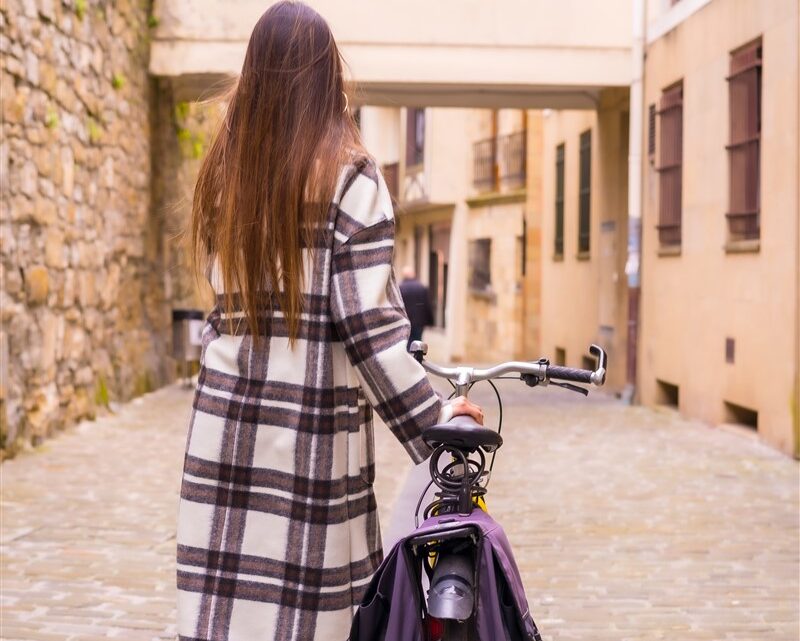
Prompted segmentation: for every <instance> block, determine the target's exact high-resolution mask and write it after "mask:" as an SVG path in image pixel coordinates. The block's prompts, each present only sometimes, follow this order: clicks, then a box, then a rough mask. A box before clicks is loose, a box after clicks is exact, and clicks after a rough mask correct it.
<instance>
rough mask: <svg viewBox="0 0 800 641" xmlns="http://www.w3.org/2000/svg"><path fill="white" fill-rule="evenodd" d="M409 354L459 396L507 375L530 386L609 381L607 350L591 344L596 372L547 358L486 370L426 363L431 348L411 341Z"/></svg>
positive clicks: (420, 342) (590, 349) (595, 383)
mask: <svg viewBox="0 0 800 641" xmlns="http://www.w3.org/2000/svg"><path fill="white" fill-rule="evenodd" d="M409 351H411V353H412V354H414V357H415V358H416V359H417V360H418V361H419V362H420V363H421V364H422V367H424V368H425V370H426V371H427V372H429V373H430V374H433V375H434V376H440V377H442V378H447V379H449V380H451V381H455V383H456V391H457V392H458V393H459V395H460V394H463V393H465V392H466V389H467V387H468V386H469V385H471V384H472V383H476V382H478V381H485V380H489V379H492V378H497V377H499V376H503V375H504V374H519V375H520V378H521V379H523V380H525V381H526V382H527V383H528V384H529V385H537V384H543V385H546V384H547V383H548V382H549V381H550V380H560V381H570V382H575V383H589V384H592V385H595V386H596V387H600V386H601V385H603V383H605V381H606V368H607V366H608V356H607V355H606V352H605V350H603V348H602V347H600V346H599V345H591V346H590V347H589V353H590V354H592V355H593V356H594V357H596V358H597V369H595V370H588V369H576V368H573V367H562V366H560V365H551V364H550V361H548V360H547V359H541V360H539V361H535V362H530V363H529V362H522V361H509V362H506V363H500V364H499V365H494V366H493V367H489V368H486V369H478V368H474V367H442V366H440V365H436V364H434V363H431V362H429V361H425V360H424V356H425V354H426V353H427V352H428V346H427V345H426V344H425V343H423V342H422V341H414V342H412V343H411V346H410V350H409ZM554 384H555V383H554Z"/></svg>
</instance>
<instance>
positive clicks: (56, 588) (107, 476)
mask: <svg viewBox="0 0 800 641" xmlns="http://www.w3.org/2000/svg"><path fill="white" fill-rule="evenodd" d="M501 383H502V384H501V387H500V389H501V392H502V393H503V395H504V401H505V407H504V410H505V421H506V422H505V425H504V427H503V437H504V439H505V445H504V447H503V448H502V449H501V450H500V451H499V453H498V455H497V459H496V463H495V467H494V471H493V476H492V481H491V484H490V488H489V496H488V501H489V506H490V510H491V512H492V514H493V515H494V516H495V518H497V520H498V521H499V522H500V523H502V524H503V526H504V527H505V529H506V532H507V533H508V536H509V539H510V540H511V543H512V545H513V546H514V551H515V554H516V559H517V562H518V564H519V566H520V570H521V572H522V576H523V581H524V583H525V586H526V590H527V593H528V598H529V601H530V603H531V607H532V611H533V614H534V616H535V618H536V620H537V622H538V624H539V626H540V627H541V628H542V631H543V636H544V639H545V640H546V641H572V640H575V641H578V640H580V641H586V640H587V639H592V641H657V640H660V639H666V638H674V639H681V641H689V640H691V641H703V640H708V641H723V640H724V641H798V639H799V637H798V621H799V617H798V602H797V598H796V596H797V594H798V587H799V586H798V563H799V562H800V560H799V557H800V551H799V550H798V546H799V545H800V543H798V541H800V531H799V530H798V480H799V476H798V465H797V463H796V462H795V461H792V460H790V459H787V458H785V457H784V456H782V455H781V454H778V453H776V452H774V451H772V450H770V449H768V448H766V447H765V446H763V445H760V444H759V443H758V442H755V441H753V440H751V439H745V438H741V437H739V436H736V435H734V434H731V433H728V432H725V431H721V430H715V429H711V428H708V427H706V426H704V425H700V424H698V423H695V422H688V421H684V420H682V419H681V418H680V417H679V416H677V415H675V414H671V413H663V412H653V411H649V410H646V409H644V408H637V407H633V408H631V407H626V406H624V405H622V404H619V403H618V402H616V401H614V400H611V399H608V398H605V397H602V396H596V397H593V398H590V399H586V400H584V399H583V398H580V397H572V396H568V395H567V393H566V392H563V391H561V390H549V389H547V390H528V389H527V388H524V387H520V386H519V385H514V384H513V383H511V382H506V381H503V382H501ZM192 393H193V392H192V391H191V390H185V389H183V388H181V387H177V386H176V387H169V388H165V389H163V390H159V391H158V392H155V393H153V394H150V395H147V396H146V397H143V398H141V399H139V400H138V401H137V402H134V403H131V404H128V405H125V406H121V407H120V408H118V411H117V413H116V414H114V415H110V416H105V417H101V418H100V419H99V420H97V421H95V422H90V423H83V424H81V425H79V426H77V427H75V428H73V429H70V430H68V431H66V432H64V433H62V434H60V435H59V436H57V437H55V438H53V439H51V440H50V441H48V443H47V448H43V449H42V450H41V451H34V452H30V453H23V454H21V455H20V456H18V457H17V458H15V459H12V460H9V461H6V462H5V463H3V467H2V474H3V487H2V522H3V526H2V527H3V529H2V549H0V569H1V570H2V573H3V591H2V604H3V607H2V611H1V612H0V613H1V614H2V617H3V628H2V633H1V634H0V637H2V638H3V639H6V640H8V641H99V640H100V639H105V640H108V639H119V640H123V639H124V640H125V641H145V640H146V641H153V639H171V640H174V638H175V588H174V571H175V558H174V555H175V547H174V546H175V535H174V532H175V519H176V516H177V501H178V490H179V487H180V472H181V465H182V462H183V448H184V445H185V439H186V428H187V422H188V418H189V412H190V405H191V399H192ZM473 398H474V399H475V400H477V401H479V402H481V403H482V404H483V405H484V406H485V408H486V411H487V424H492V423H493V421H495V420H496V416H497V413H496V411H495V410H493V409H492V408H493V405H492V402H493V394H492V393H491V391H490V390H489V393H488V394H487V393H485V392H483V391H481V390H480V389H479V388H476V389H475V391H474V393H473ZM375 442H376V467H377V477H376V482H375V490H376V494H377V495H378V503H379V511H380V516H381V520H382V523H383V524H384V530H385V529H386V525H387V524H389V523H390V521H391V520H392V519H393V518H394V516H393V515H392V510H393V507H394V506H402V505H404V504H405V503H407V502H409V501H408V497H401V496H400V493H401V492H402V491H404V490H403V488H404V487H405V486H404V479H405V477H406V475H407V474H408V472H409V471H410V470H411V469H412V466H411V464H410V462H409V460H408V458H407V456H406V454H405V451H404V450H403V449H402V447H401V446H400V445H399V444H398V443H397V442H396V441H394V440H393V439H392V437H391V435H390V434H389V432H388V430H386V429H385V427H383V426H382V425H380V424H378V425H376V439H375ZM411 498H412V500H411V501H410V502H411V503H412V504H413V503H415V502H416V501H415V500H413V497H411ZM401 499H402V500H401Z"/></svg>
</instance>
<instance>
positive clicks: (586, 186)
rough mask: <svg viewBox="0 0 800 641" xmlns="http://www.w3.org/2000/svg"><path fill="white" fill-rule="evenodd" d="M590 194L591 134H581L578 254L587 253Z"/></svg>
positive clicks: (588, 244) (587, 132) (585, 132)
mask: <svg viewBox="0 0 800 641" xmlns="http://www.w3.org/2000/svg"><path fill="white" fill-rule="evenodd" d="M591 193H592V132H591V130H589V131H584V132H583V133H582V134H581V144H580V192H579V201H578V202H579V210H578V254H579V255H581V254H583V255H585V254H588V253H589V248H590V246H591V244H590V234H591V218H590V207H591Z"/></svg>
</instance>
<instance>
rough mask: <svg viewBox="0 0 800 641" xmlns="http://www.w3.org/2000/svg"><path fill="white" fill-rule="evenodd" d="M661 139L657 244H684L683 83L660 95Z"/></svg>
mask: <svg viewBox="0 0 800 641" xmlns="http://www.w3.org/2000/svg"><path fill="white" fill-rule="evenodd" d="M658 114H659V116H660V117H661V123H660V125H661V139H660V150H659V151H660V154H659V165H658V172H659V180H658V225H657V228H658V240H659V242H660V243H661V245H680V243H681V216H682V202H681V190H682V183H683V83H681V84H678V85H675V86H673V87H670V88H669V89H666V90H665V91H664V93H663V94H662V95H661V102H660V103H659V110H658Z"/></svg>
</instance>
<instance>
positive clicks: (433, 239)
mask: <svg viewBox="0 0 800 641" xmlns="http://www.w3.org/2000/svg"><path fill="white" fill-rule="evenodd" d="M428 247H429V248H430V253H429V262H428V293H429V294H430V297H431V307H432V308H433V318H434V325H435V326H436V327H444V326H445V312H446V310H447V275H448V273H449V260H450V258H449V257H450V223H434V224H432V225H430V226H429V227H428Z"/></svg>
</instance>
